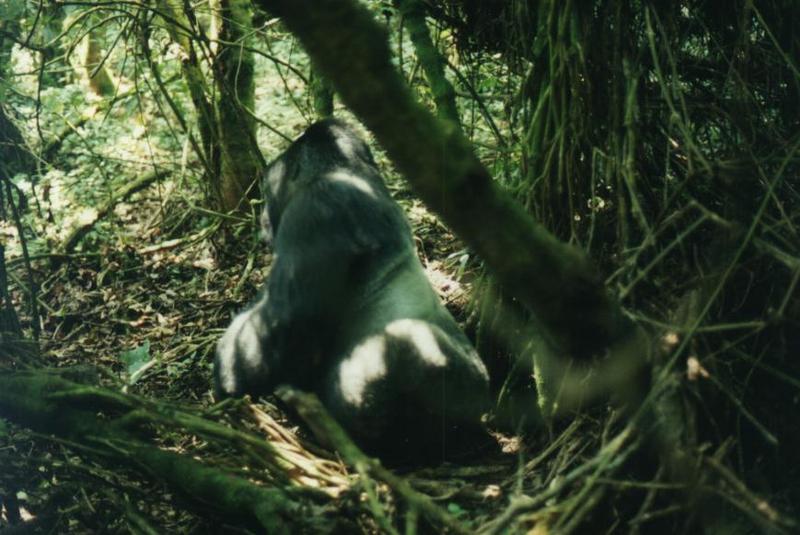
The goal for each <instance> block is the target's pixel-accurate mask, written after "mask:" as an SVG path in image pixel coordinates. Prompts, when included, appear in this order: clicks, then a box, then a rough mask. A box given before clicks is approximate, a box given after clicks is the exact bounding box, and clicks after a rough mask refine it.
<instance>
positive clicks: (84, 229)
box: [57, 170, 168, 255]
mask: <svg viewBox="0 0 800 535" xmlns="http://www.w3.org/2000/svg"><path fill="white" fill-rule="evenodd" d="M167 174H168V173H167V172H166V171H163V170H158V171H150V172H149V173H145V174H143V175H141V176H139V177H138V178H136V179H135V180H134V181H133V182H130V183H128V184H126V185H125V186H123V187H121V188H120V189H119V190H117V191H115V192H114V193H113V194H112V195H111V198H110V199H109V200H108V201H107V202H106V203H105V204H104V205H103V206H101V207H100V208H98V209H97V214H96V215H95V217H94V218H92V220H91V221H88V222H86V223H81V224H79V225H78V226H77V227H75V228H74V229H72V230H71V231H70V233H69V235H68V236H67V238H66V239H65V240H64V242H63V243H62V244H61V247H60V248H59V250H58V253H57V254H62V255H66V254H70V253H72V252H74V249H75V247H76V246H77V245H78V243H80V241H81V240H82V239H83V238H84V236H86V234H88V233H89V231H90V230H92V229H93V228H94V226H95V225H96V224H97V222H98V221H100V220H101V219H103V218H104V217H106V216H107V215H108V214H109V213H111V211H112V210H113V209H114V207H115V206H116V205H117V204H119V203H120V202H122V201H124V200H126V199H127V198H128V197H130V196H131V195H133V194H134V193H136V192H137V191H140V190H143V189H145V188H146V187H148V186H149V185H150V184H152V183H153V182H156V181H157V180H161V179H163V178H164V177H166V176H167Z"/></svg>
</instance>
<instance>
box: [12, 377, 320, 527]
mask: <svg viewBox="0 0 800 535" xmlns="http://www.w3.org/2000/svg"><path fill="white" fill-rule="evenodd" d="M0 417H2V418H4V419H7V420H8V421H10V422H13V423H15V424H17V425H20V426H23V427H27V428H30V429H32V430H35V431H37V432H40V433H44V434H52V435H56V436H57V437H58V438H59V439H62V440H65V441H69V442H70V443H72V444H74V445H76V446H78V447H81V448H85V451H89V452H93V453H94V454H95V455H96V456H100V457H103V458H105V459H106V460H110V461H113V462H114V463H120V462H123V463H126V464H128V465H130V466H132V467H134V468H138V469H140V470H143V471H145V472H146V473H147V474H149V475H150V476H152V477H155V478H158V479H160V480H162V481H164V482H166V483H167V484H169V485H170V487H172V488H174V489H176V490H178V491H180V492H181V493H182V494H184V495H185V496H186V497H188V498H189V499H192V500H194V501H196V502H199V503H201V504H203V506H204V507H207V506H209V505H211V506H212V507H213V508H214V510H215V511H217V512H219V513H220V514H223V515H225V516H226V517H228V518H234V519H239V520H241V521H242V523H243V524H251V525H255V526H259V527H260V528H261V529H264V530H266V532H268V533H290V532H293V531H294V530H295V529H299V530H300V531H303V532H311V533H321V532H326V531H329V529H330V527H328V526H325V524H324V523H325V519H324V516H322V515H320V514H319V511H317V510H316V509H317V508H318V507H317V505H316V504H315V502H316V501H317V499H321V500H327V499H328V498H327V496H325V495H323V494H322V493H318V492H314V491H310V490H309V489H305V488H302V487H292V486H289V485H276V486H274V487H263V486H259V485H257V484H255V483H252V482H251V481H249V480H248V479H244V478H241V477H235V476H232V475H230V474H228V473H226V472H225V471H223V470H219V469H216V468H212V467H209V466H207V465H205V464H203V463H201V462H199V461H197V460H195V459H194V458H192V457H190V456H189V455H181V454H177V453H173V452H169V451H165V450H163V449H160V448H159V447H157V446H155V445H153V444H152V443H150V442H149V441H147V442H146V441H145V440H144V439H143V438H142V436H151V435H152V426H148V427H147V428H146V429H149V433H140V430H141V429H143V426H142V425H141V424H142V423H152V422H164V421H167V420H169V421H170V422H176V421H177V422H183V423H185V424H186V427H187V428H189V430H190V431H194V432H197V431H198V430H200V431H204V432H200V433H198V434H201V435H219V436H221V437H222V438H223V440H227V441H229V442H231V443H236V441H235V440H231V438H236V439H238V440H239V442H240V443H241V442H242V441H244V442H245V443H246V446H248V447H253V448H258V451H259V453H260V454H261V455H262V456H263V457H264V459H263V460H262V464H269V465H270V470H271V471H272V472H273V473H275V474H276V475H278V476H279V479H283V480H286V479H288V475H287V474H286V473H285V472H284V473H280V472H279V471H278V470H279V469H278V468H276V467H277V466H278V464H279V463H278V460H277V459H271V460H270V459H269V457H267V456H266V455H265V452H269V451H270V448H271V447H270V444H269V443H268V442H266V441H264V440H261V441H260V442H258V441H257V439H255V437H253V438H252V439H248V438H246V437H245V436H244V435H245V434H244V433H241V432H238V431H235V430H232V429H229V428H226V427H225V426H221V425H219V424H216V423H214V422H211V421H207V420H204V419H202V418H199V417H197V416H194V415H189V414H188V413H186V414H184V413H182V412H181V411H168V410H165V409H164V407H160V408H159V407H155V406H152V402H149V401H147V400H142V399H140V398H137V397H135V396H130V395H127V394H122V393H120V392H115V391H112V390H106V389H103V388H99V387H94V386H87V385H81V384H78V383H74V382H72V381H69V380H66V379H64V378H63V377H62V376H60V375H59V374H57V373H55V372H53V371H47V370H39V371H35V372H33V371H30V372H0ZM173 427H174V426H173ZM232 435H236V437H232ZM272 451H273V453H274V450H272ZM256 475H257V474H255V473H254V474H253V476H254V477H255V476H256Z"/></svg>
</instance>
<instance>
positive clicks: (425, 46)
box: [394, 0, 461, 127]
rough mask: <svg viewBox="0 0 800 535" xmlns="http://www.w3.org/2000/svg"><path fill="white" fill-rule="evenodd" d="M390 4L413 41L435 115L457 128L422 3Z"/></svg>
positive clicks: (397, 1) (453, 99)
mask: <svg viewBox="0 0 800 535" xmlns="http://www.w3.org/2000/svg"><path fill="white" fill-rule="evenodd" d="M394 4H395V5H396V6H397V8H398V9H399V10H400V14H401V15H402V16H403V20H405V24H406V27H407V28H408V36H409V38H410V39H411V42H412V43H414V49H415V50H416V52H417V59H419V63H420V65H422V70H423V72H424V73H425V78H427V80H428V85H430V88H431V94H432V95H433V100H434V102H436V111H437V113H438V114H439V117H440V118H442V119H444V120H447V121H451V122H452V123H453V124H455V125H458V126H459V127H460V125H461V119H460V117H459V116H458V107H457V106H456V92H455V89H453V85H452V84H451V83H450V80H448V79H447V77H446V76H445V74H444V65H445V63H444V60H443V59H442V56H441V54H439V51H438V50H437V49H436V45H435V44H434V43H433V39H431V34H430V32H429V31H428V24H427V23H426V22H425V6H424V5H423V3H422V2H420V0H394Z"/></svg>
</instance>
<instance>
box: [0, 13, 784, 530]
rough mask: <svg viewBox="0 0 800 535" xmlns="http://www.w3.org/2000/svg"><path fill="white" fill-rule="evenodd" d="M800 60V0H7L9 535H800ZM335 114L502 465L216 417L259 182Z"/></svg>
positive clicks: (299, 401)
mask: <svg viewBox="0 0 800 535" xmlns="http://www.w3.org/2000/svg"><path fill="white" fill-rule="evenodd" d="M799 69H800V3H798V2H797V1H795V0H733V1H731V0H727V1H724V2H723V1H717V0H705V1H703V0H679V1H656V0H652V1H635V0H626V1H618V2H612V1H609V0H591V1H581V2H579V1H575V0H563V1H555V0H541V1H534V0H492V1H477V0H394V1H378V0H362V1H356V0H338V1H337V0H317V1H312V0H255V1H254V2H250V1H248V0H208V1H198V2H194V3H190V2H183V1H180V0H134V1H127V2H106V1H70V0H65V1H61V0H58V1H55V0H4V1H3V2H2V3H0V467H1V468H0V505H1V507H0V532H3V533H5V532H8V533H27V532H31V533H38V532H48V533H62V532H69V533H73V532H74V533H118V532H119V533H123V532H124V533H128V532H134V533H164V532H168V533H172V532H175V533H182V532H196V533H204V532H232V533H248V532H254V533H260V532H268V533H275V532H285V533H304V532H348V533H349V532H357V533H362V532H368V533H375V532H389V533H399V532H404V533H408V534H412V533H418V532H419V533H428V532H434V533H438V532H455V533H472V532H481V533H523V532H527V533H536V534H549V533H554V534H555V533H558V534H565V533H687V534H692V533H709V534H720V535H721V534H739V533H741V534H746V533H795V532H797V530H799V529H800V526H798V515H800V510H799V509H798V506H797V504H800V419H799V418H798V414H800V300H799V299H798V288H797V286H798V280H799V279H800V191H798V188H800V176H799V174H798V173H799V172H800V70H799ZM329 115H335V116H336V117H340V118H343V119H344V120H346V121H348V122H350V123H351V124H354V125H359V126H357V128H359V130H360V131H361V132H362V133H363V135H364V136H366V137H367V138H368V139H369V141H370V144H371V145H372V147H373V150H374V151H375V153H376V158H377V161H378V164H379V166H380V167H381V170H382V171H383V173H384V174H385V175H386V177H387V182H388V185H389V188H390V190H391V192H392V195H393V196H394V198H395V199H396V200H397V201H398V202H399V203H400V204H401V206H402V207H403V208H404V209H405V211H406V214H407V215H408V217H409V220H410V222H411V225H412V228H413V230H414V234H415V237H416V240H417V248H418V252H419V254H420V257H421V258H422V260H423V265H424V266H425V268H426V272H427V274H428V276H429V279H430V280H431V283H432V284H433V286H434V287H435V289H436V290H437V292H438V293H439V295H440V297H442V299H443V301H444V302H445V304H446V305H447V307H448V309H449V310H450V311H451V312H452V313H453V314H454V316H455V317H456V318H457V319H458V320H459V322H460V323H461V325H462V326H463V328H464V329H465V331H466V332H467V334H468V335H469V337H470V339H471V340H472V341H473V343H474V344H475V346H476V347H477V349H478V351H479V353H480V354H481V356H482V358H483V359H484V361H485V362H486V364H487V366H488V367H489V369H490V372H491V378H492V390H493V395H494V399H495V400H496V406H495V407H494V410H493V411H492V413H491V414H490V415H489V417H488V420H487V426H488V427H489V429H490V430H491V431H492V434H493V436H494V439H495V441H496V442H497V445H498V449H500V450H502V452H500V451H498V452H491V453H486V454H485V455H479V456H477V458H473V459H470V460H468V461H465V463H463V464H447V465H442V466H431V467H423V468H420V467H406V468H400V469H397V470H389V469H387V468H385V467H383V466H382V465H381V464H380V463H379V462H377V461H376V460H374V459H370V458H368V457H366V456H365V455H364V454H363V453H361V452H360V451H359V450H358V449H357V448H355V447H354V446H353V444H352V442H350V440H349V439H348V437H347V436H345V435H344V434H342V433H341V431H340V430H339V429H337V428H336V426H334V425H332V423H331V422H330V420H329V419H328V417H327V416H326V414H325V413H324V411H320V410H319V407H318V405H317V404H316V402H315V400H314V399H313V398H308V397H306V396H304V395H303V394H300V393H296V392H295V393H290V394H289V395H286V396H283V399H281V400H278V399H276V398H274V397H270V398H268V399H267V400H262V401H261V402H258V403H255V402H252V401H251V400H244V401H242V400H238V401H226V402H223V403H214V402H213V400H212V398H211V394H210V384H211V383H210V373H211V370H210V366H211V359H212V357H213V352H214V345H215V343H216V340H217V339H218V338H219V337H220V335H221V333H222V331H223V329H224V328H225V326H226V324H227V323H228V322H229V321H230V317H231V314H232V313H234V312H236V311H237V310H240V309H241V308H242V307H243V306H244V305H245V304H246V303H247V302H248V301H249V300H250V299H251V298H252V297H253V296H254V295H255V293H256V291H257V288H258V287H259V286H260V285H261V284H262V283H263V281H264V279H265V277H266V275H267V274H268V272H269V261H270V257H269V255H268V250H267V248H266V246H265V245H264V243H263V241H262V239H261V236H260V231H259V223H258V214H259V212H260V210H261V209H262V208H263V201H262V198H261V192H260V189H259V181H258V176H259V174H260V172H261V171H263V169H264V167H265V166H266V164H267V163H268V162H269V161H270V160H271V159H273V158H274V157H275V156H277V155H278V154H280V153H281V152H282V151H283V150H284V149H285V148H286V147H287V146H288V144H289V142H290V141H291V140H292V139H294V138H295V137H296V136H297V135H298V134H300V133H301V132H302V131H303V130H304V129H305V127H306V126H307V125H308V124H310V123H312V122H313V121H314V120H316V119H318V118H321V117H326V116H329ZM309 373H313V370H310V371H309ZM320 442H327V443H329V444H330V443H332V444H334V445H335V450H336V452H335V453H331V452H330V451H328V450H326V449H324V448H322V447H320V446H319V444H320Z"/></svg>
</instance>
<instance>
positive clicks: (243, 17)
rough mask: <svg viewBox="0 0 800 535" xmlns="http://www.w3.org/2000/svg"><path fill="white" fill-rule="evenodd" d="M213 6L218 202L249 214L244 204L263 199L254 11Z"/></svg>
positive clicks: (228, 0) (226, 1)
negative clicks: (253, 44) (252, 40)
mask: <svg viewBox="0 0 800 535" xmlns="http://www.w3.org/2000/svg"><path fill="white" fill-rule="evenodd" d="M211 7H212V10H213V17H214V20H215V26H216V29H217V34H218V35H217V36H216V37H217V40H218V48H217V54H216V56H215V58H214V78H215V82H216V85H217V96H216V101H215V103H214V107H215V112H216V123H217V127H218V128H219V141H220V149H221V153H220V175H219V181H218V186H217V189H218V197H219V198H218V203H219V208H220V209H221V210H222V211H224V212H231V211H236V212H242V211H246V209H247V205H246V203H245V202H243V201H245V200H246V199H247V198H257V197H258V195H259V188H258V180H257V177H258V168H259V158H258V155H257V151H258V146H257V144H256V124H255V121H254V120H253V118H252V116H251V115H250V113H252V110H253V108H254V102H255V82H254V79H253V69H254V66H253V53H252V52H250V50H249V47H248V41H249V40H250V39H249V37H248V36H249V35H250V33H251V30H252V26H253V24H252V13H251V9H252V8H251V7H250V2H249V1H247V0H211ZM248 111H249V112H250V113H248Z"/></svg>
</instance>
